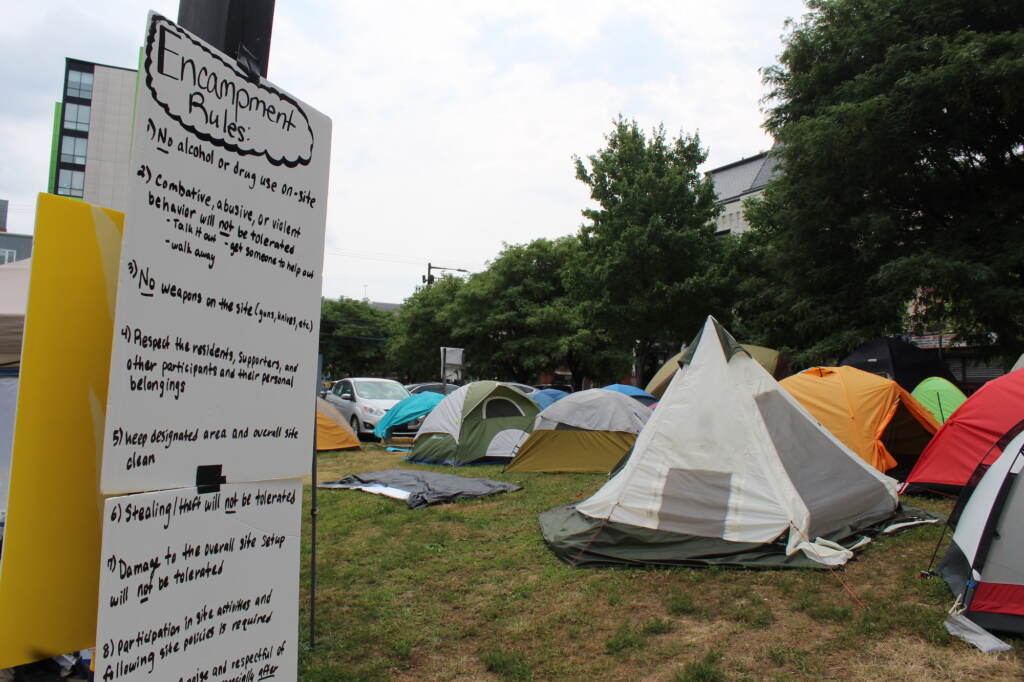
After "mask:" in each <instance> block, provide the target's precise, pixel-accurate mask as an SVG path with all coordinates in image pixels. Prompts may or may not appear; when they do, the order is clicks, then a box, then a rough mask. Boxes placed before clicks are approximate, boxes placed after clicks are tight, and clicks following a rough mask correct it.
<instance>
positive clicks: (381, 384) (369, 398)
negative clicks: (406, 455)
mask: <svg viewBox="0 0 1024 682" xmlns="http://www.w3.org/2000/svg"><path fill="white" fill-rule="evenodd" d="M408 397H409V391H407V390H405V387H404V386H402V384H400V383H398V382H397V381H392V380H391V379H370V378H350V379H342V380H340V381H335V382H334V385H333V386H331V390H330V391H329V392H328V393H327V395H326V396H324V398H325V399H326V400H327V402H329V403H330V404H331V405H334V406H335V407H336V408H338V411H339V412H341V413H342V414H343V415H344V416H345V419H347V420H348V423H349V424H351V425H352V430H353V431H355V432H356V434H357V435H359V436H363V435H369V434H372V433H373V429H374V427H375V426H377V422H378V421H380V419H381V417H383V416H384V415H385V414H386V413H387V411H388V410H390V409H391V408H392V407H394V406H395V403H397V402H398V401H400V400H404V399H405V398H408Z"/></svg>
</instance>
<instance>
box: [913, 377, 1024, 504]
mask: <svg viewBox="0 0 1024 682" xmlns="http://www.w3.org/2000/svg"><path fill="white" fill-rule="evenodd" d="M1022 419H1024V370H1017V371H1016V372H1011V373H1010V374H1007V375H1005V376H1002V377H999V378H998V379H993V380H992V381H989V382H988V383H986V384H985V385H984V386H982V387H981V388H980V389H979V390H978V391H977V392H976V393H975V394H974V395H972V396H971V397H970V398H968V399H967V402H965V403H964V404H963V405H961V406H960V407H959V408H958V409H957V411H956V412H954V413H953V414H952V415H951V416H950V418H949V419H948V420H946V423H945V424H943V425H942V428H941V429H939V430H938V432H936V434H935V436H934V437H933V438H932V440H931V442H930V443H929V444H928V447H926V448H925V449H924V452H922V453H921V457H920V458H919V459H918V460H917V464H915V465H914V468H913V469H912V470H911V472H910V475H909V476H907V490H909V491H911V492H913V491H914V490H927V489H929V488H931V489H949V488H960V487H962V486H963V485H964V484H965V483H967V479H969V478H970V477H971V474H972V473H974V470H975V468H976V467H977V466H978V465H979V464H981V463H982V459H984V460H985V461H984V463H985V464H991V463H992V462H994V461H995V460H996V459H997V458H998V457H999V453H1000V450H999V448H994V447H992V446H994V445H996V443H997V442H998V441H999V439H1000V438H1002V437H1003V435H1004V434H1006V433H1007V432H1008V431H1010V430H1011V429H1012V428H1013V426H1014V425H1016V424H1017V423H1018V422H1020V421H1021V420H1022ZM1004 445H1005V443H1004Z"/></svg>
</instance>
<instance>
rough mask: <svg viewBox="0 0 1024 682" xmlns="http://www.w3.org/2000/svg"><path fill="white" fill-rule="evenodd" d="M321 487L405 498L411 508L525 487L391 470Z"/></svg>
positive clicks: (482, 479)
mask: <svg viewBox="0 0 1024 682" xmlns="http://www.w3.org/2000/svg"><path fill="white" fill-rule="evenodd" d="M318 487H320V488H341V489H346V488H347V489H352V490H362V491H365V492H368V493H375V494H378V495H386V496H387V497H394V498H396V499H401V500H405V503H406V504H407V505H408V506H409V509H418V508H420V507H426V506H428V505H431V504H440V503H442V502H451V501H453V500H463V499H469V498H473V497H486V496H488V495H496V494H498V493H511V492H515V491H517V490H522V488H521V487H520V486H518V485H513V484H511V483H502V482H501V481H492V480H490V479H488V478H466V477H464V476H456V475H454V474H435V473H433V472H431V471H416V470H412V469H390V470H388V471H371V472H369V473H366V474H352V475H349V476H346V477H345V478H342V479H340V480H337V481H330V482H327V483H321V484H319V486H318Z"/></svg>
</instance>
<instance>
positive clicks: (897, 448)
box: [779, 367, 939, 478]
mask: <svg viewBox="0 0 1024 682" xmlns="http://www.w3.org/2000/svg"><path fill="white" fill-rule="evenodd" d="M779 383H780V384H781V385H782V387H783V388H785V389H786V390H787V391H789V393H790V395H792V396H793V397H794V398H796V400H797V401H798V402H799V403H800V404H801V405H803V406H804V407H805V408H806V409H807V411H808V412H810V413H811V414H812V415H813V416H814V418H815V419H817V420H818V421H819V422H821V424H822V425H823V426H824V427H825V428H827V429H828V430H829V431H831V432H832V435H834V436H835V437H836V438H838V439H839V440H840V441H842V442H843V444H844V445H846V447H848V448H850V449H851V450H853V451H854V452H856V453H857V454H858V455H859V456H860V457H861V459H863V460H864V461H865V462H867V463H868V464H870V465H871V466H873V467H875V468H876V469H878V470H879V471H883V472H889V475H890V476H894V477H896V478H901V477H902V476H905V475H906V474H907V472H909V471H910V468H911V467H913V465H914V463H915V462H916V461H917V458H918V456H920V454H921V451H922V450H924V448H925V446H926V445H928V442H929V441H930V440H931V437H932V434H934V433H935V432H936V431H937V430H938V429H939V425H938V423H937V422H936V421H935V417H933V416H932V414H931V412H929V411H928V409H927V408H926V407H924V406H923V405H921V403H919V402H918V401H917V400H915V399H914V398H913V397H912V396H911V395H910V393H908V392H907V391H906V390H904V389H903V388H901V387H900V385H899V384H897V383H896V382H895V381H891V380H889V379H886V378H885V377H881V376H878V375H877V374H871V373H870V372H864V371H862V370H859V369H855V368H853V367H812V368H811V369H808V370H805V371H803V372H801V373H800V374H795V375H793V376H791V377H788V378H786V379H783V380H782V381H781V382H779Z"/></svg>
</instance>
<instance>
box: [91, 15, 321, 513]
mask: <svg viewBox="0 0 1024 682" xmlns="http://www.w3.org/2000/svg"><path fill="white" fill-rule="evenodd" d="M147 29H148V30H147V33H146V36H147V38H146V43H145V48H144V54H143V57H144V60H143V68H142V71H141V72H140V84H139V97H138V102H137V104H136V111H135V129H134V137H133V147H132V177H131V178H130V182H131V191H130V197H129V205H128V212H127V214H126V221H125V236H124V242H123V247H122V255H121V266H120V267H121V270H120V273H119V280H118V290H117V312H116V322H115V339H114V347H113V351H112V356H111V370H110V388H109V394H108V395H109V397H108V403H107V423H106V430H105V434H104V451H103V468H102V475H101V479H102V482H101V486H102V491H103V493H105V494H108V495H110V494H122V493H130V492H138V491H141V490H158V489H163V488H170V487H177V486H185V485H191V484H195V483H196V468H197V466H199V465H220V466H221V467H222V474H223V476H225V477H226V480H227V481H228V482H237V481H253V480H269V479H275V478H287V477H294V476H299V475H301V474H302V473H303V472H304V471H305V469H306V468H307V467H308V462H309V457H310V452H311V451H312V436H313V434H312V429H313V424H314V412H313V399H312V389H311V387H313V386H314V385H315V383H316V350H317V344H318V333H319V320H320V284H321V264H322V262H323V244H324V229H325V222H326V200H327V180H328V167H329V161H330V143H331V123H330V120H329V119H328V118H327V117H325V116H324V115H323V114H321V113H319V112H317V111H316V110H314V109H312V108H311V107H310V106H308V105H306V104H304V103H303V102H301V101H299V100H298V99H296V98H294V97H292V96H291V95H289V94H288V93H286V92H284V91H283V90H281V89H280V88H277V87H275V86H274V85H272V84H270V83H269V82H267V81H266V80H257V81H254V80H252V79H250V78H249V77H247V76H246V74H245V73H244V72H243V71H242V70H241V69H240V68H239V67H238V66H237V64H236V63H235V61H234V60H233V59H230V58H228V57H226V56H224V55H222V54H221V53H219V52H217V51H215V50H213V49H212V48H210V47H209V46H208V45H206V44H205V43H203V42H202V41H200V40H199V39H198V38H196V37H195V36H193V35H192V34H190V33H188V32H187V31H185V30H183V29H182V28H181V27H179V26H177V25H176V24H174V23H172V22H170V21H168V20H167V19H165V18H163V17H161V16H159V15H157V14H150V16H149V19H148V23H147ZM126 180H129V179H127V178H126Z"/></svg>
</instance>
